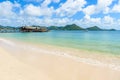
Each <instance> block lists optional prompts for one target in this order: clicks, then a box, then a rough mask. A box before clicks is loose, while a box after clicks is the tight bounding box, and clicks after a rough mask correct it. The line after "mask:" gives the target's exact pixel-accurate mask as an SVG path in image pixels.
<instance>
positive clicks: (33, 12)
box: [24, 4, 42, 16]
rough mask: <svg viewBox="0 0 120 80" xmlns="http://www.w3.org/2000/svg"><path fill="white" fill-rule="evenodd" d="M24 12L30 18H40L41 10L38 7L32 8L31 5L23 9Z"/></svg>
mask: <svg viewBox="0 0 120 80" xmlns="http://www.w3.org/2000/svg"><path fill="white" fill-rule="evenodd" d="M24 12H25V13H26V14H28V15H30V16H41V15H42V14H41V10H40V7H37V6H34V5H32V4H30V5H28V6H26V8H25V9H24Z"/></svg>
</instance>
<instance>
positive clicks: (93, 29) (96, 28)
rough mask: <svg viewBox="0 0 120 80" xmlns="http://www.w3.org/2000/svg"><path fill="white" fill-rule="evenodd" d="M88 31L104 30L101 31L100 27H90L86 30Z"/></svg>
mask: <svg viewBox="0 0 120 80" xmlns="http://www.w3.org/2000/svg"><path fill="white" fill-rule="evenodd" d="M86 29H87V30H88V31H102V30H103V29H100V28H99V27H97V26H93V27H89V28H86Z"/></svg>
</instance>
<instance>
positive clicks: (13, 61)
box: [0, 39, 120, 80]
mask: <svg viewBox="0 0 120 80" xmlns="http://www.w3.org/2000/svg"><path fill="white" fill-rule="evenodd" d="M34 46H35V45H28V44H24V43H21V42H15V41H14V42H13V41H10V40H6V39H0V80H120V70H119V68H118V69H116V68H112V67H109V66H100V65H93V64H97V63H93V62H91V63H93V64H91V63H90V64H88V63H89V62H87V59H86V61H85V59H83V58H77V57H74V56H73V57H72V56H71V55H70V54H66V53H63V52H65V51H63V52H60V51H59V52H56V51H54V50H55V49H52V50H51V48H49V47H47V46H46V48H44V47H37V46H36V47H34ZM81 53H82V52H81ZM78 59H79V60H78ZM113 67H114V66H113Z"/></svg>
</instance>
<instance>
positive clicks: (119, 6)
mask: <svg viewBox="0 0 120 80" xmlns="http://www.w3.org/2000/svg"><path fill="white" fill-rule="evenodd" d="M112 12H114V13H120V0H119V2H118V4H115V5H114V6H113V8H112Z"/></svg>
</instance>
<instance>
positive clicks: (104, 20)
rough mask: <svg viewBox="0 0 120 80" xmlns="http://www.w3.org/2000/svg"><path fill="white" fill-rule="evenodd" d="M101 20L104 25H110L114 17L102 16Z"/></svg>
mask: <svg viewBox="0 0 120 80" xmlns="http://www.w3.org/2000/svg"><path fill="white" fill-rule="evenodd" d="M102 22H103V23H104V24H106V25H111V24H113V23H114V19H113V18H112V17H110V16H104V18H103V20H102Z"/></svg>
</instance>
